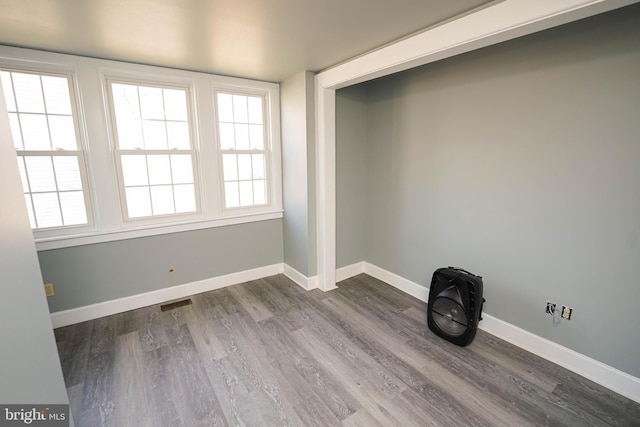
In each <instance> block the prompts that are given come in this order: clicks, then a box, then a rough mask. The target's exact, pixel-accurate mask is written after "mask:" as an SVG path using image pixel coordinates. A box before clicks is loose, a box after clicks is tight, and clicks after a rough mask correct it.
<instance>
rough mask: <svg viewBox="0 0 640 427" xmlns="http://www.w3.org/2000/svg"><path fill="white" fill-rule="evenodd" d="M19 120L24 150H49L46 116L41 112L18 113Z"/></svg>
mask: <svg viewBox="0 0 640 427" xmlns="http://www.w3.org/2000/svg"><path fill="white" fill-rule="evenodd" d="M20 122H21V124H22V137H23V138H24V148H25V149H26V150H51V143H50V142H49V127H48V126H47V117H46V116H44V115H42V114H20Z"/></svg>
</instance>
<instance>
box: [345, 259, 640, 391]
mask: <svg viewBox="0 0 640 427" xmlns="http://www.w3.org/2000/svg"><path fill="white" fill-rule="evenodd" d="M354 265H356V264H354ZM364 266H365V268H364V270H365V271H364V272H365V273H366V274H368V275H370V276H372V277H375V278H376V279H379V280H382V281H383V282H385V283H388V284H389V285H391V286H393V287H395V288H397V289H399V290H401V291H403V292H405V293H408V294H409V295H412V296H414V297H416V298H418V299H419V300H421V301H424V302H427V301H428V299H429V288H428V287H425V286H421V285H419V284H417V283H414V282H412V281H410V280H407V279H405V278H403V277H401V276H398V275H397V274H394V273H391V272H389V271H387V270H384V269H382V268H380V267H377V266H375V265H373V264H369V263H364ZM482 318H483V320H482V321H481V322H480V324H479V328H480V329H482V330H483V331H485V332H487V333H489V334H491V335H494V336H496V337H498V338H500V339H503V340H505V341H507V342H509V343H511V344H513V345H516V346H518V347H520V348H522V349H524V350H526V351H528V352H530V353H533V354H535V355H537V356H540V357H542V358H543V359H546V360H548V361H550V362H553V363H555V364H557V365H560V366H562V367H563V368H566V369H568V370H570V371H573V372H575V373H576V374H578V375H581V376H583V377H585V378H587V379H589V380H591V381H593V382H596V383H598V384H600V385H602V386H604V387H606V388H608V389H610V390H612V391H614V392H616V393H618V394H621V395H622V396H625V397H627V398H629V399H631V400H634V401H636V402H638V403H640V378H636V377H634V376H632V375H629V374H627V373H625V372H622V371H620V370H618V369H616V368H613V367H611V366H609V365H605V364H604V363H602V362H599V361H597V360H595V359H592V358H590V357H587V356H585V355H583V354H581V353H578V352H576V351H574V350H571V349H570V348H567V347H564V346H562V345H560V344H557V343H554V342H552V341H549V340H548V339H546V338H542V337H540V336H538V335H535V334H532V333H531V332H528V331H525V330H524V329H521V328H519V327H517V326H515V325H512V324H510V323H507V322H505V321H503V320H500V319H497V318H495V317H493V316H491V315H490V314H487V313H486V312H485V313H482Z"/></svg>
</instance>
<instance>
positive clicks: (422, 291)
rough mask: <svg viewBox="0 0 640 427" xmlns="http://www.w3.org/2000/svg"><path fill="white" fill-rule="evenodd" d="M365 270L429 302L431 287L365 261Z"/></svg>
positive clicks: (370, 274)
mask: <svg viewBox="0 0 640 427" xmlns="http://www.w3.org/2000/svg"><path fill="white" fill-rule="evenodd" d="M364 272H365V273H367V274H368V275H369V276H373V277H375V278H376V279H378V280H382V281H383V282H385V283H388V284H390V285H391V286H393V287H395V288H398V289H400V290H401V291H402V292H404V293H406V294H409V295H411V296H412V297H415V298H418V299H419V300H421V301H424V302H427V301H428V299H429V288H428V287H425V286H422V285H419V284H417V283H415V282H412V281H411V280H407V279H405V278H404V277H401V276H398V275H397V274H395V273H391V272H390V271H387V270H385V269H383V268H380V267H378V266H375V265H373V264H369V263H368V262H365V264H364Z"/></svg>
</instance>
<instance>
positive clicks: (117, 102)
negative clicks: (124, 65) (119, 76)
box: [111, 83, 140, 119]
mask: <svg viewBox="0 0 640 427" xmlns="http://www.w3.org/2000/svg"><path fill="white" fill-rule="evenodd" d="M111 93H112V95H113V106H114V109H115V112H116V117H117V118H118V119H120V118H123V119H139V118H140V103H139V101H138V89H137V87H136V86H133V85H125V84H120V83H112V84H111Z"/></svg>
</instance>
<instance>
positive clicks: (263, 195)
mask: <svg viewBox="0 0 640 427" xmlns="http://www.w3.org/2000/svg"><path fill="white" fill-rule="evenodd" d="M253 203H254V204H256V205H264V204H266V203H267V192H266V181H264V180H258V181H253Z"/></svg>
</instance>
